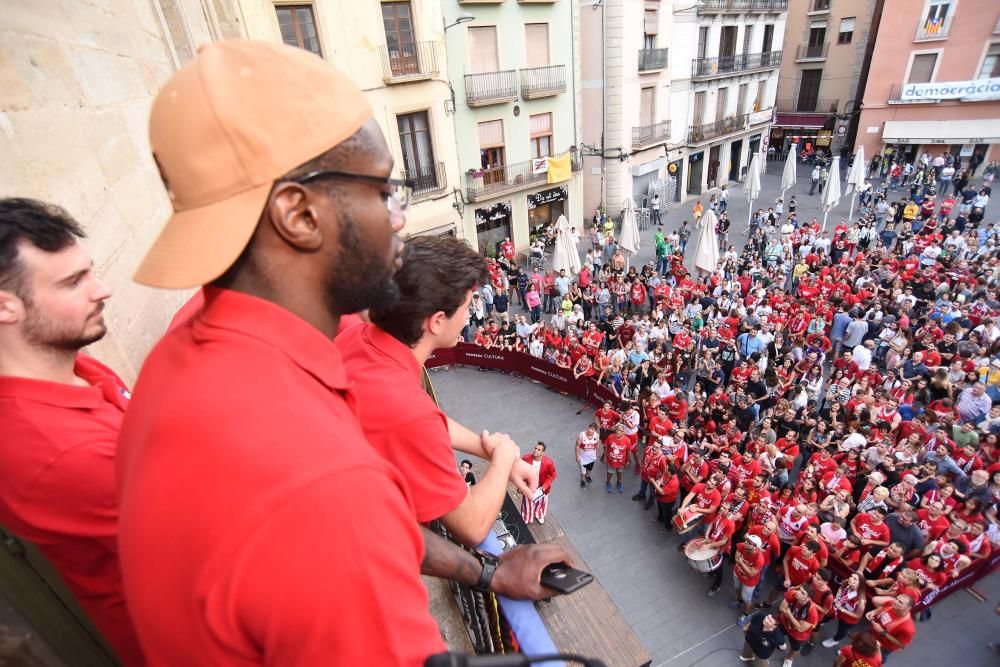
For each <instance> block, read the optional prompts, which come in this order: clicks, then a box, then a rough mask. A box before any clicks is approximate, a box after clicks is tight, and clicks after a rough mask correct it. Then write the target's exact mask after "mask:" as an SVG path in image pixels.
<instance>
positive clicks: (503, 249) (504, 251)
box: [500, 236, 514, 262]
mask: <svg viewBox="0 0 1000 667" xmlns="http://www.w3.org/2000/svg"><path fill="white" fill-rule="evenodd" d="M500 254H501V255H503V256H504V258H505V259H506V260H507V261H508V262H513V261H514V244H513V243H512V242H511V240H510V237H509V236H508V237H506V238H504V240H503V241H501V242H500Z"/></svg>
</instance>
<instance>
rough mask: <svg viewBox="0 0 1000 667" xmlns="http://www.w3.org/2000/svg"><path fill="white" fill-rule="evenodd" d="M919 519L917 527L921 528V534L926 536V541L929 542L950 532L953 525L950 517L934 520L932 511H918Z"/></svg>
mask: <svg viewBox="0 0 1000 667" xmlns="http://www.w3.org/2000/svg"><path fill="white" fill-rule="evenodd" d="M917 519H918V520H917V527H918V528H920V532H921V533H923V534H924V539H925V540H926V541H928V542H931V541H933V540H936V539H937V538H939V537H941V536H942V535H944V533H945V531H946V530H948V526H950V525H951V523H950V522H949V521H948V517H947V516H945V515H944V514H942V515H941V516H939V517H938V518H936V519H932V518H931V513H930V510H928V509H919V510H917Z"/></svg>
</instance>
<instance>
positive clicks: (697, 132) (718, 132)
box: [688, 114, 750, 144]
mask: <svg viewBox="0 0 1000 667" xmlns="http://www.w3.org/2000/svg"><path fill="white" fill-rule="evenodd" d="M749 120H750V114H743V115H741V116H730V117H729V118H723V119H722V120H717V121H715V122H714V123H705V124H704V125H691V126H690V127H688V143H689V144H700V143H701V142H703V141H709V140H711V139H715V138H717V137H721V136H723V135H725V134H729V133H730V132H738V131H740V130H742V129H743V128H745V127H746V126H747V123H748V122H749Z"/></svg>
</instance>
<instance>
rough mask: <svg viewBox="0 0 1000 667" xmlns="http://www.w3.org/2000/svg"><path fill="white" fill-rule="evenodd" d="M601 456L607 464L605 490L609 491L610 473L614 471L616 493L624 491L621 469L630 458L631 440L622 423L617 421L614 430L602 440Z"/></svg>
mask: <svg viewBox="0 0 1000 667" xmlns="http://www.w3.org/2000/svg"><path fill="white" fill-rule="evenodd" d="M601 458H602V459H603V460H604V462H605V463H607V465H608V479H607V483H606V485H605V489H606V490H607V492H608V493H611V473H612V472H614V474H615V481H616V482H617V483H618V484H617V488H618V493H625V485H624V484H623V483H622V470H623V469H624V468H625V466H627V465H628V463H629V461H630V460H631V458H632V441H631V440H630V439H629V437H628V436H627V435H625V425H624V424H622V423H619V424H618V425H617V426H615V432H614V433H612V434H611V435H609V436H608V437H607V438H606V439H605V440H604V453H603V454H602V455H601Z"/></svg>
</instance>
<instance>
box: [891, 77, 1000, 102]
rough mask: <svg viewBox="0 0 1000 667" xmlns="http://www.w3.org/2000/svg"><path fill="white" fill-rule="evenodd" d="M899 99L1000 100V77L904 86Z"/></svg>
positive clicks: (905, 100)
mask: <svg viewBox="0 0 1000 667" xmlns="http://www.w3.org/2000/svg"><path fill="white" fill-rule="evenodd" d="M899 99H901V100H903V101H904V102H907V101H910V102H912V101H921V100H955V99H961V100H968V101H976V102H979V101H984V100H1000V77H994V78H992V79H979V80H977V81H940V82H936V83H908V84H906V85H904V86H903V90H902V92H901V93H900V95H899Z"/></svg>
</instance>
